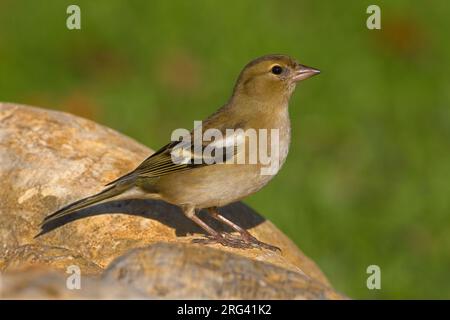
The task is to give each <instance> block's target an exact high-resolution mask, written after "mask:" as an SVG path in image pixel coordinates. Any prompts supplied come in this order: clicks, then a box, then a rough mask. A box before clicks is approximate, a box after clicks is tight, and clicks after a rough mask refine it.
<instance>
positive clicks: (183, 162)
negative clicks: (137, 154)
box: [107, 131, 245, 185]
mask: <svg viewBox="0 0 450 320" xmlns="http://www.w3.org/2000/svg"><path fill="white" fill-rule="evenodd" d="M211 140H212V141H211V142H210V141H203V142H202V144H201V145H200V147H198V148H195V146H194V133H193V132H191V133H190V139H181V141H173V142H171V143H168V144H167V145H165V146H164V147H162V148H161V149H159V150H158V151H157V152H155V153H154V154H152V155H151V156H149V157H148V158H147V159H145V160H144V161H143V162H142V163H141V164H140V165H139V166H138V167H137V168H136V169H135V170H133V171H132V172H130V173H128V174H126V175H124V176H122V177H120V178H118V179H116V180H114V181H112V182H110V183H108V184H107V185H112V184H115V183H117V182H119V181H123V180H128V179H133V178H137V177H145V178H156V177H160V176H163V175H166V174H170V173H174V172H179V171H184V170H192V169H195V168H199V167H203V166H207V165H215V164H217V163H225V162H227V161H229V160H232V159H233V158H234V157H236V155H237V154H238V152H240V151H241V150H242V148H240V146H241V145H242V144H243V143H244V142H245V136H244V134H243V132H242V131H236V132H235V133H234V134H229V135H226V136H224V137H222V138H218V139H211Z"/></svg>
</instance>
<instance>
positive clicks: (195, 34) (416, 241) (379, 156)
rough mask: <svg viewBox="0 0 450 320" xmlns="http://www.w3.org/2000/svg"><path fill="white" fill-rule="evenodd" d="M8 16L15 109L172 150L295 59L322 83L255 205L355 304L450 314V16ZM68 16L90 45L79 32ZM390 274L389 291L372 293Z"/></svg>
mask: <svg viewBox="0 0 450 320" xmlns="http://www.w3.org/2000/svg"><path fill="white" fill-rule="evenodd" d="M373 3H375V2H373V1H331V0H328V1H312V0H311V1H256V0H255V1H249V0H243V1H237V0H230V1H226V2H224V1H221V2H219V1H209V0H204V1H199V0H194V1H144V0H142V1H137V0H134V1H116V0H99V1H87V0H85V1H65V0H60V1H39V2H38V1H33V0H0V101H11V102H18V103H26V104H33V105H37V106H41V107H45V108H51V109H60V110H65V111H69V112H72V113H74V114H77V115H81V116H83V117H87V118H90V119H94V120H96V121H97V122H99V123H102V124H105V125H107V126H110V127H112V128H115V129H117V130H118V131H121V132H123V133H125V134H127V135H129V136H132V137H134V138H135V139H137V140H138V141H140V142H142V143H144V144H146V145H148V146H150V147H152V148H158V147H159V146H161V145H163V144H165V143H166V141H167V139H168V137H169V136H170V133H171V131H172V130H173V129H174V128H179V127H184V128H191V127H192V125H193V120H194V119H195V120H199V119H202V118H204V117H206V116H207V115H209V114H210V113H211V112H213V111H214V110H215V109H216V108H218V107H219V106H220V105H221V104H222V103H224V102H225V101H226V99H227V98H228V96H229V95H230V93H231V89H232V86H233V83H234V81H235V79H236V77H237V74H238V73H239V71H240V69H241V68H242V67H243V65H244V64H245V63H247V62H248V61H250V60H251V59H253V58H255V57H257V56H260V55H263V54H267V53H287V54H289V55H292V56H294V57H296V58H297V59H298V60H299V61H300V62H302V63H304V64H307V65H311V66H313V67H317V68H319V69H321V70H322V74H321V75H320V76H319V77H315V78H313V79H311V80H308V81H305V82H304V83H302V84H301V85H300V86H299V87H298V89H297V91H296V93H295V95H294V97H293V99H292V100H291V105H290V112H291V116H292V125H293V137H292V146H291V152H290V156H289V158H288V161H287V163H286V164H285V166H284V168H283V170H282V171H281V172H280V174H279V175H278V176H277V177H276V178H275V179H274V180H273V182H272V183H271V184H269V185H268V186H267V187H266V188H265V189H263V190H262V191H260V192H259V193H257V194H255V195H254V196H252V197H250V198H249V199H248V200H247V201H246V202H247V203H249V204H250V205H251V206H252V207H254V208H255V209H256V210H257V211H259V212H261V213H262V214H264V215H265V216H266V217H267V218H269V219H270V220H272V221H273V222H274V223H275V224H276V225H277V226H278V227H280V228H281V229H282V230H283V231H284V232H285V233H286V234H287V235H288V236H289V237H291V238H292V239H293V240H294V241H295V242H296V243H297V244H298V245H299V246H300V247H301V248H302V249H303V250H304V251H305V253H306V254H308V255H309V256H311V257H312V258H313V259H314V260H315V261H316V262H317V263H318V264H319V265H320V267H321V268H322V269H323V270H324V271H325V273H326V274H327V276H328V277H329V278H330V280H331V282H332V283H333V285H334V286H335V287H336V288H337V289H338V290H340V291H342V292H343V293H345V294H347V295H349V296H350V297H352V298H450V281H449V276H448V272H449V270H450V232H449V214H450V201H449V197H450V152H449V151H450V109H449V107H450V104H449V102H450V77H449V74H450V63H449V57H450V44H449V40H448V31H449V28H450V20H449V16H450V10H449V9H450V6H449V4H448V1H444V0H442V1H427V2H426V3H425V2H423V1H419V0H417V1H406V0H404V1H402V0H399V1H376V4H378V5H379V6H380V7H381V17H382V30H368V29H367V28H366V26H365V21H366V19H367V17H368V15H367V14H366V8H367V6H368V5H370V4H373ZM69 4H78V5H79V6H80V7H81V18H82V30H74V31H70V30H68V29H67V28H66V27H65V23H66V18H67V14H66V8H67V6H68V5H69ZM371 264H377V265H379V266H380V267H381V271H382V289H381V290H378V291H377V290H374V291H370V290H368V289H367V288H366V278H367V274H366V268H367V266H368V265H371Z"/></svg>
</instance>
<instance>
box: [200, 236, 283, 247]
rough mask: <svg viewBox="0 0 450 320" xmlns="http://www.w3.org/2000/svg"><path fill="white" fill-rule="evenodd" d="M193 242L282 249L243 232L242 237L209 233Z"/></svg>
mask: <svg viewBox="0 0 450 320" xmlns="http://www.w3.org/2000/svg"><path fill="white" fill-rule="evenodd" d="M192 242H193V243H200V244H213V243H220V244H221V245H223V246H225V247H232V248H239V249H252V248H259V249H261V248H264V249H268V250H271V251H281V249H280V248H278V247H275V246H272V245H270V244H267V243H264V242H262V241H259V240H258V239H256V238H255V237H253V236H252V235H250V234H248V235H247V234H241V237H236V236H233V235H231V234H229V233H219V234H217V235H215V236H212V235H207V236H205V238H200V239H194V240H192Z"/></svg>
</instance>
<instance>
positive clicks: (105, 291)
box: [0, 267, 152, 300]
mask: <svg viewBox="0 0 450 320" xmlns="http://www.w3.org/2000/svg"><path fill="white" fill-rule="evenodd" d="M0 280H1V284H2V290H1V291H0V298H2V299H33V300H35V299H149V298H152V297H150V296H148V295H144V294H143V293H140V292H138V291H135V290H134V289H133V288H130V287H125V286H122V285H121V284H120V283H117V282H115V281H109V282H108V281H101V280H100V279H97V278H94V277H83V278H81V282H80V289H76V288H72V289H69V288H68V286H67V285H66V282H67V278H66V276H64V275H63V274H61V273H58V272H54V271H49V270H45V269H43V268H39V267H34V268H29V269H27V270H22V271H21V272H11V273H8V274H6V275H5V276H3V277H2V278H1V279H0Z"/></svg>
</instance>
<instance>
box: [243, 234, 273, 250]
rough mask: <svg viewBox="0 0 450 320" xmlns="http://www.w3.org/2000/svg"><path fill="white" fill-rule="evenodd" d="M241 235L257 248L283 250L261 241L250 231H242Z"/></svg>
mask: <svg viewBox="0 0 450 320" xmlns="http://www.w3.org/2000/svg"><path fill="white" fill-rule="evenodd" d="M241 237H242V239H243V240H244V241H245V242H246V243H248V244H250V245H251V246H253V247H255V248H260V249H261V248H263V249H267V250H270V251H278V252H281V249H280V248H278V247H276V246H272V245H270V244H268V243H265V242H262V241H259V240H258V239H256V238H255V237H254V236H252V235H251V234H250V233H249V232H248V231H247V232H242V233H241Z"/></svg>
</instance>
